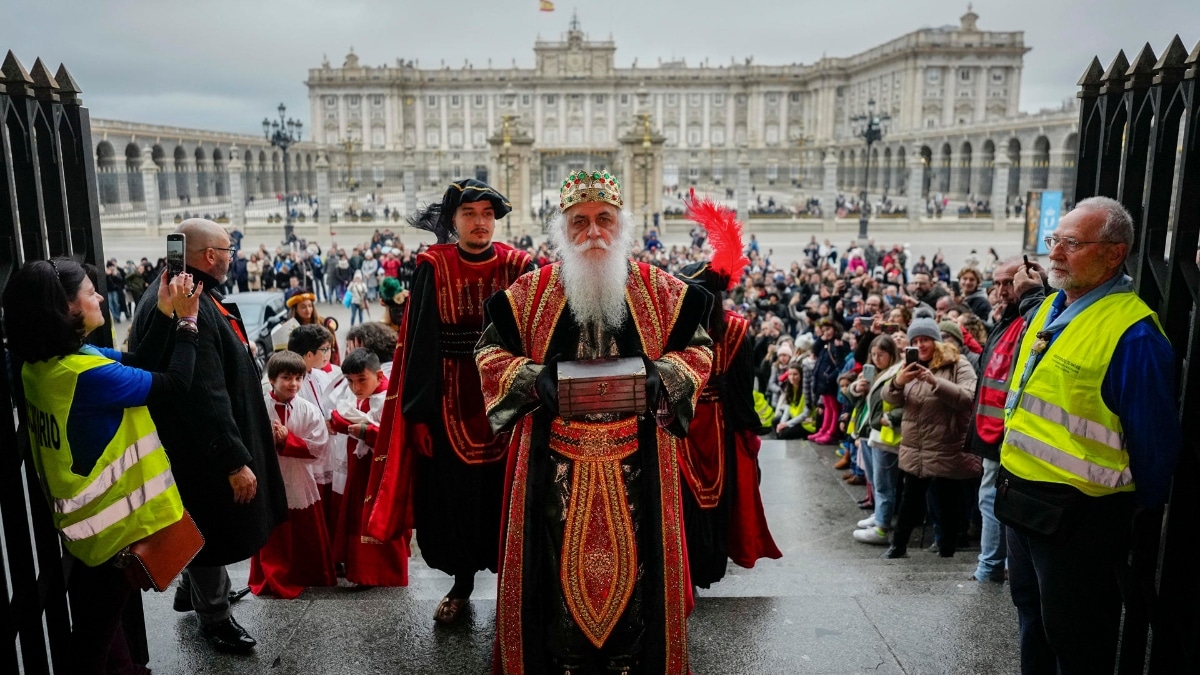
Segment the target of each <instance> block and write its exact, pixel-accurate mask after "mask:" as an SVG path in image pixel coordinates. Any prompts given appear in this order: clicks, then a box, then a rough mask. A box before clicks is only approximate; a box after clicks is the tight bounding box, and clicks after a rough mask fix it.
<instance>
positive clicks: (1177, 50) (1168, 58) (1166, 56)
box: [1154, 35, 1188, 72]
mask: <svg viewBox="0 0 1200 675" xmlns="http://www.w3.org/2000/svg"><path fill="white" fill-rule="evenodd" d="M1187 57H1188V53H1187V47H1184V46H1183V40H1180V39H1179V36H1178V35H1176V36H1175V37H1173V38H1171V44H1169V45H1167V48H1166V49H1164V50H1163V53H1162V56H1160V57H1158V63H1155V64H1154V71H1155V72H1159V71H1162V70H1166V69H1171V68H1182V67H1184V66H1185V65H1187V64H1186V62H1187Z"/></svg>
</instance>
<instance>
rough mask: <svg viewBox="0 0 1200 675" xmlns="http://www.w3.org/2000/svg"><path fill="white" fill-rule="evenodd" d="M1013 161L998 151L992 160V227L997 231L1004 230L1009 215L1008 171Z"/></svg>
mask: <svg viewBox="0 0 1200 675" xmlns="http://www.w3.org/2000/svg"><path fill="white" fill-rule="evenodd" d="M1011 169H1012V162H1010V161H1009V159H1008V154H1006V153H997V154H996V159H995V160H994V161H993V162H992V196H991V202H992V229H994V230H995V231H997V232H1001V231H1003V230H1004V228H1005V225H1006V223H1005V222H1004V221H1005V220H1006V219H1007V216H1008V172H1009V171H1010V170H1011Z"/></svg>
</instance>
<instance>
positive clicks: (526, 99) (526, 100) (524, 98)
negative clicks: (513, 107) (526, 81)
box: [521, 94, 532, 107]
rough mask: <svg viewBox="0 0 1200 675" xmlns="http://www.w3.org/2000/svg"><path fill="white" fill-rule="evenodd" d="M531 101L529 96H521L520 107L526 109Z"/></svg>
mask: <svg viewBox="0 0 1200 675" xmlns="http://www.w3.org/2000/svg"><path fill="white" fill-rule="evenodd" d="M531 100H532V99H531V98H530V97H529V94H521V105H523V106H526V107H528V106H529V104H530V101H531Z"/></svg>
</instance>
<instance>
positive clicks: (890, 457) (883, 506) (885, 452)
mask: <svg viewBox="0 0 1200 675" xmlns="http://www.w3.org/2000/svg"><path fill="white" fill-rule="evenodd" d="M869 358H870V365H871V366H872V367H873V368H874V369H875V377H874V378H873V379H871V378H868V377H867V376H866V373H867V369H866V366H864V367H863V373H862V374H860V376H859V379H857V380H855V381H854V383H853V384H852V385H851V387H850V394H851V395H852V396H853V402H854V404H855V405H856V406H861V410H860V412H859V415H858V419H857V423H856V424H855V435H856V436H858V443H859V455H860V456H861V457H862V458H863V468H864V469H865V470H866V473H867V477H868V479H869V480H870V483H871V492H872V494H873V497H874V512H873V513H872V515H870V516H868V517H867V518H865V519H863V520H860V521H858V528H857V529H855V531H854V539H855V541H861V542H863V543H864V544H877V545H882V544H887V543H888V532H890V531H891V529H892V517H893V516H894V515H895V512H896V496H897V479H898V478H899V477H900V469H899V467H898V466H897V455H896V453H897V451H898V450H899V446H897V445H895V443H894V442H893V441H894V440H895V439H896V438H899V435H900V434H899V433H898V432H899V431H900V422H901V419H902V418H903V413H904V409H903V408H900V407H897V406H892V405H891V404H887V403H884V401H883V390H884V387H886V386H887V385H888V384H889V383H890V382H891V379H892V378H893V377H895V376H896V373H897V372H899V371H900V368H902V367H903V366H904V363H903V362H902V361H901V359H900V350H899V348H898V347H897V346H896V341H895V340H893V339H892V336H890V335H880V336H878V337H876V338H875V339H874V340H872V341H871V347H870V356H869Z"/></svg>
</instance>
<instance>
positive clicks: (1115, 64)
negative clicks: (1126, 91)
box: [1100, 49, 1129, 84]
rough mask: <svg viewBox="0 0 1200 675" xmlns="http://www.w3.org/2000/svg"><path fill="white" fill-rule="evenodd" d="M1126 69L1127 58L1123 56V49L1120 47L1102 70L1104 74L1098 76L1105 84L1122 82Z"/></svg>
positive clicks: (1127, 67) (1127, 68) (1127, 66)
mask: <svg viewBox="0 0 1200 675" xmlns="http://www.w3.org/2000/svg"><path fill="white" fill-rule="evenodd" d="M1128 70H1129V59H1127V58H1125V50H1124V49H1122V50H1120V51H1119V52H1117V55H1116V57H1114V58H1113V60H1112V63H1110V64H1109V66H1108V70H1106V71H1104V75H1102V76H1101V77H1100V81H1101V82H1104V83H1106V84H1108V83H1115V82H1123V81H1124V80H1125V73H1126V71H1128Z"/></svg>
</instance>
